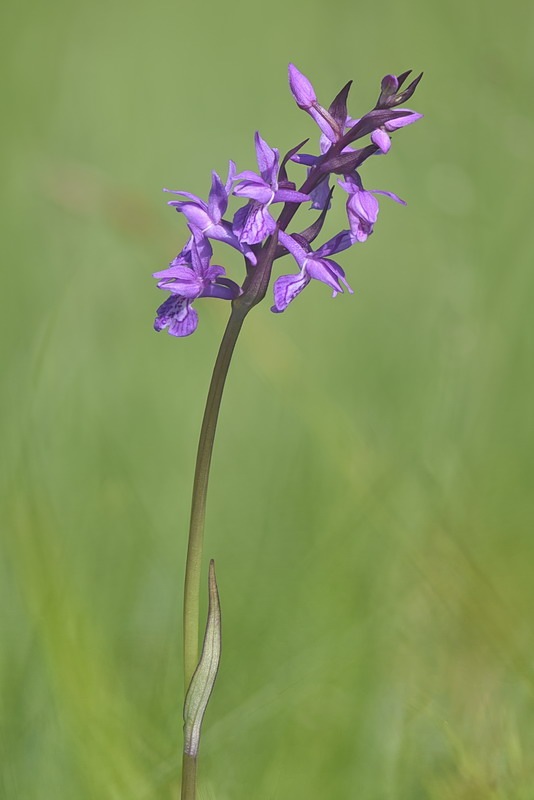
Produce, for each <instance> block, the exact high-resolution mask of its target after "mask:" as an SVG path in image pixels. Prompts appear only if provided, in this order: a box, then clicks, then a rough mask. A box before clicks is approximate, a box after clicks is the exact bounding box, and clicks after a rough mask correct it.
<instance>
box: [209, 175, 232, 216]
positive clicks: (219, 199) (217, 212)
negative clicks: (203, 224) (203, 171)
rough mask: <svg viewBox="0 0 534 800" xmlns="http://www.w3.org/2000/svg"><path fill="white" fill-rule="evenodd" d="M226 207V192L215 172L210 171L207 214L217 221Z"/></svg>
mask: <svg viewBox="0 0 534 800" xmlns="http://www.w3.org/2000/svg"><path fill="white" fill-rule="evenodd" d="M227 207H228V194H227V193H226V189H225V187H224V186H223V183H222V181H221V179H220V178H219V176H218V175H217V173H216V172H212V173H211V189H210V194H209V198H208V214H209V216H210V219H211V220H212V221H213V222H215V223H217V222H220V221H221V218H222V217H223V215H224V212H225V211H226V209H227Z"/></svg>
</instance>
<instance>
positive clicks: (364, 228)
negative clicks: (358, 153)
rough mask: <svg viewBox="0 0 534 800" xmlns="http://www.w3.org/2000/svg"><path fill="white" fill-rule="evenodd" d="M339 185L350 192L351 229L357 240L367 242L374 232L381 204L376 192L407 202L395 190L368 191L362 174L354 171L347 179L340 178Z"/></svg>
mask: <svg viewBox="0 0 534 800" xmlns="http://www.w3.org/2000/svg"><path fill="white" fill-rule="evenodd" d="M338 183H339V185H340V186H341V188H342V189H344V190H345V191H346V192H348V194H349V199H348V200H347V216H348V219H349V225H350V230H351V233H352V236H353V237H354V240H355V241H358V242H365V240H366V239H367V238H368V237H369V236H370V235H371V234H372V232H373V228H374V224H375V222H376V220H377V218H378V211H379V205H378V200H377V199H376V197H375V196H374V195H375V194H383V195H385V196H386V197H391V199H392V200H395V202H396V203H400V204H401V205H403V206H405V205H406V202H405V201H404V200H401V198H400V197H398V196H397V195H396V194H393V192H383V191H380V190H379V189H373V190H371V191H367V190H366V189H364V188H363V185H362V182H361V179H360V176H359V175H358V173H357V172H353V173H352V174H351V175H349V176H348V177H347V178H346V180H344V181H342V180H338Z"/></svg>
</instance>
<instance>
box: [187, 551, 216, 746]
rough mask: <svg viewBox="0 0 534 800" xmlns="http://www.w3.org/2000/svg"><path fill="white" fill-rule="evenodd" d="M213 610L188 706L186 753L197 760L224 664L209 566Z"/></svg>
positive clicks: (192, 680)
mask: <svg viewBox="0 0 534 800" xmlns="http://www.w3.org/2000/svg"><path fill="white" fill-rule="evenodd" d="M208 583H209V606H208V621H207V623H206V633H205V634H204V643H203V645H202V655H201V656H200V661H199V662H198V667H197V668H196V670H195V674H194V675H193V678H192V679H191V684H190V686H189V690H188V692H187V696H186V698H185V703H184V751H185V752H186V753H187V755H190V756H193V757H196V756H197V754H198V748H199V745H200V729H201V726H202V720H203V718H204V714H205V712H206V708H207V705H208V702H209V699H210V696H211V693H212V691H213V686H214V684H215V678H216V677H217V671H218V669H219V662H220V660H221V606H220V603H219V591H218V589H217V579H216V577H215V562H214V561H213V559H212V560H211V561H210V566H209V576H208Z"/></svg>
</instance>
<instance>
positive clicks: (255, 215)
mask: <svg viewBox="0 0 534 800" xmlns="http://www.w3.org/2000/svg"><path fill="white" fill-rule="evenodd" d="M240 212H241V213H240ZM236 224H237V228H235V232H236V233H237V235H238V236H239V241H240V242H241V243H245V244H259V243H260V242H262V241H263V240H264V239H265V237H266V236H268V235H269V234H271V233H272V232H273V231H274V229H275V228H276V223H275V221H274V219H273V218H272V217H271V215H270V214H269V211H268V210H267V207H266V206H264V205H262V204H261V203H256V202H255V201H252V202H251V203H249V204H248V205H246V206H245V207H244V209H239V211H238V212H237V214H236V215H235V217H234V226H235V225H236Z"/></svg>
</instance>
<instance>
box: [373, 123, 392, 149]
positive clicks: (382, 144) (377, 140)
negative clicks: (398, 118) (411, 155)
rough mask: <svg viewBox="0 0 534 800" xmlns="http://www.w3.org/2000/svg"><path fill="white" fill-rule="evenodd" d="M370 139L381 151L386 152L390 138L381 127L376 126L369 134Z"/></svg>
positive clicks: (389, 145) (389, 144)
mask: <svg viewBox="0 0 534 800" xmlns="http://www.w3.org/2000/svg"><path fill="white" fill-rule="evenodd" d="M371 141H372V143H373V144H376V146H377V147H378V149H379V150H381V151H382V153H387V152H388V150H389V148H390V147H391V139H390V138H389V136H388V135H387V133H386V132H385V131H384V130H382V128H377V129H376V130H374V131H373V132H372V134H371Z"/></svg>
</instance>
